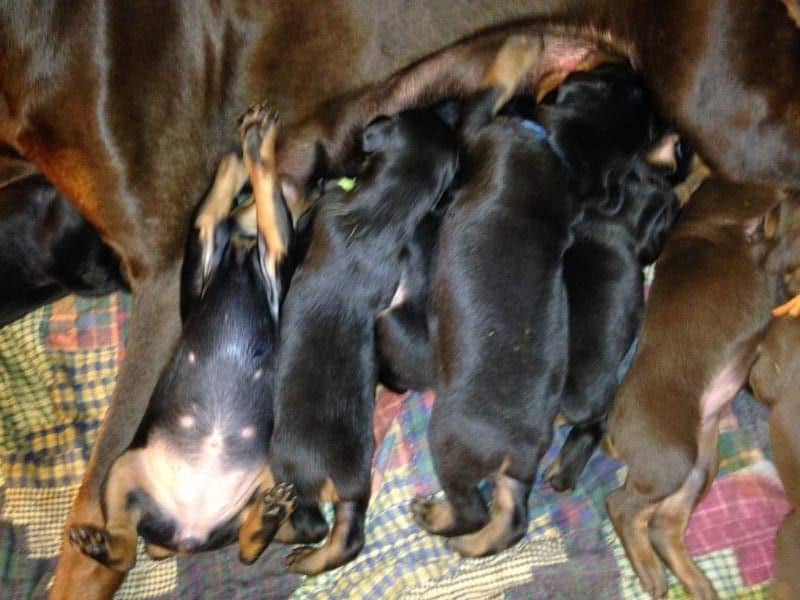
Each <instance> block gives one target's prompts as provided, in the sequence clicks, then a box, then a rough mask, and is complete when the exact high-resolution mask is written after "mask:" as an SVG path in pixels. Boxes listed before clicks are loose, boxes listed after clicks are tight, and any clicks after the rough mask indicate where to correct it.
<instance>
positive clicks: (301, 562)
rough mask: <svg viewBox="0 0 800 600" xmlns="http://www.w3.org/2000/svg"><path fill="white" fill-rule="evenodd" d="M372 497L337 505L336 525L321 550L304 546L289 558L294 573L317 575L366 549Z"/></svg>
mask: <svg viewBox="0 0 800 600" xmlns="http://www.w3.org/2000/svg"><path fill="white" fill-rule="evenodd" d="M368 502H369V499H368V497H364V498H360V499H358V500H350V501H340V502H336V503H335V504H334V525H333V529H332V530H331V534H330V535H329V536H328V539H327V540H326V542H325V544H323V545H322V546H321V547H319V548H316V547H313V546H311V547H309V546H301V547H299V548H296V549H295V550H293V551H292V553H291V554H289V556H287V557H286V568H287V569H288V570H289V571H292V572H293V573H300V574H303V575H316V574H318V573H321V572H323V571H328V570H330V569H334V568H336V567H339V566H341V565H343V564H345V563H348V562H350V561H351V560H353V559H354V558H355V557H356V556H357V555H358V553H359V552H360V551H361V549H362V548H363V547H364V541H365V536H364V521H365V519H366V513H367V504H368Z"/></svg>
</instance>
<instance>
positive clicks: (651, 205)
mask: <svg viewBox="0 0 800 600" xmlns="http://www.w3.org/2000/svg"><path fill="white" fill-rule="evenodd" d="M657 130H658V126H657V125H656V123H655V116H654V131H657ZM662 130H663V128H662ZM675 143H676V140H675V137H674V136H672V135H668V134H666V135H664V137H663V138H661V140H660V141H659V145H658V146H656V147H655V148H653V149H651V150H650V151H649V152H647V153H646V155H645V153H644V152H642V153H640V154H638V155H634V156H633V157H632V158H631V160H630V161H629V162H628V163H627V164H622V165H620V168H619V169H613V170H612V171H611V172H610V173H609V178H608V180H609V182H610V185H609V189H608V190H607V192H606V198H605V199H604V200H603V202H604V204H605V207H604V208H603V209H602V210H601V209H597V208H593V207H589V208H587V209H586V212H585V213H584V215H583V217H582V218H581V219H580V221H579V222H578V223H577V224H576V225H575V227H574V228H573V230H572V232H573V235H574V241H573V243H572V245H571V246H570V248H569V249H568V250H567V252H566V254H565V256H564V281H565V283H566V286H567V297H568V299H569V368H568V371H567V379H566V382H565V385H564V393H563V396H562V398H561V413H562V415H563V416H564V417H565V418H566V420H567V421H568V422H569V423H571V424H572V425H573V427H572V430H571V431H570V433H569V435H568V437H567V439H566V441H565V442H564V446H563V447H562V449H561V454H560V456H559V458H558V459H557V461H556V462H555V463H554V465H553V467H552V468H550V469H549V470H548V473H547V475H548V478H549V480H550V482H551V484H552V485H553V487H554V488H555V489H556V490H559V491H561V490H567V489H573V488H574V487H575V484H576V483H577V480H578V477H579V476H580V474H581V472H582V471H583V469H584V467H585V466H586V463H587V462H588V461H589V459H590V458H591V456H592V453H593V452H594V450H595V448H596V447H597V446H598V445H599V443H600V440H601V439H602V436H603V433H604V429H605V427H604V425H605V418H606V415H607V413H608V410H609V408H610V407H611V403H612V401H613V399H614V394H615V393H616V391H617V386H618V385H619V383H618V379H617V371H618V369H619V365H620V363H622V360H623V358H624V356H625V353H626V352H627V351H628V349H629V348H630V346H631V344H632V343H633V340H634V339H635V337H636V334H637V332H638V331H639V327H640V326H641V322H642V316H643V314H644V290H643V285H644V277H643V273H642V269H643V268H644V266H646V265H648V264H650V263H652V262H653V261H654V260H655V259H656V258H657V256H658V254H659V252H660V251H661V248H662V247H663V245H664V243H665V242H666V240H667V236H668V235H669V232H670V230H671V229H672V226H673V224H674V223H675V220H676V218H677V216H678V213H679V203H678V198H677V197H676V196H675V194H674V193H673V190H672V181H671V180H672V177H671V176H672V175H673V170H672V169H670V168H669V163H670V162H671V161H673V160H674V154H675V153H674V147H675ZM648 161H650V162H648ZM653 161H658V162H659V163H661V164H654V163H653ZM617 171H619V172H617ZM612 205H613V206H612Z"/></svg>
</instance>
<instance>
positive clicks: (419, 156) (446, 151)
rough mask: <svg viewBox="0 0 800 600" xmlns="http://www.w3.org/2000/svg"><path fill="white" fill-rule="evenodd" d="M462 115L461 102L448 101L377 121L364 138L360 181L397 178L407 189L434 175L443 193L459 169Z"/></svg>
mask: <svg viewBox="0 0 800 600" xmlns="http://www.w3.org/2000/svg"><path fill="white" fill-rule="evenodd" d="M461 112H462V111H461V104H460V103H459V102H458V101H445V102H440V103H438V104H436V105H434V106H432V107H425V108H419V109H411V110H405V111H402V112H400V113H397V114H395V115H392V116H388V117H387V116H381V117H378V118H376V119H374V120H373V121H372V122H371V123H370V124H369V125H367V127H366V128H365V129H364V132H363V133H362V135H361V149H362V151H363V153H364V154H365V162H364V164H363V166H362V169H361V171H360V173H359V176H358V178H359V180H360V181H361V182H367V181H370V180H371V179H375V178H381V180H383V181H384V182H385V183H389V182H390V180H391V178H392V177H394V176H396V177H399V178H400V179H404V180H405V185H406V187H408V185H409V184H418V183H420V182H421V181H423V180H428V179H429V177H430V175H428V174H433V175H434V176H435V177H436V179H437V180H438V183H437V184H435V185H436V187H437V188H438V189H439V191H440V193H443V191H444V189H445V188H446V187H447V186H448V185H449V183H450V181H452V178H453V176H454V175H455V171H456V169H457V166H458V139H457V136H456V134H455V127H456V125H457V123H458V121H459V120H460V118H461ZM398 183H401V182H400V181H398Z"/></svg>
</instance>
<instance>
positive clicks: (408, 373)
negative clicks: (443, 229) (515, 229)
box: [375, 212, 441, 392]
mask: <svg viewBox="0 0 800 600" xmlns="http://www.w3.org/2000/svg"><path fill="white" fill-rule="evenodd" d="M440 222H441V215H440V214H439V213H438V212H430V213H428V215H426V216H425V218H424V219H423V220H422V222H421V223H420V224H419V226H418V227H417V230H416V231H415V232H414V236H413V237H412V239H411V241H410V242H409V243H408V244H407V245H406V247H405V248H404V249H403V252H402V254H401V265H402V269H401V276H400V281H401V283H400V285H401V287H402V289H403V293H404V295H403V298H402V300H401V301H400V302H397V303H393V305H392V306H391V307H390V308H389V309H388V310H386V311H384V312H383V313H381V315H380V317H379V318H378V320H377V322H376V324H375V345H376V348H377V351H378V361H379V364H380V381H381V383H383V384H384V385H385V386H386V387H388V388H389V389H392V390H394V391H396V392H403V391H406V390H410V389H411V390H423V389H426V388H429V387H431V386H432V385H433V356H432V355H431V346H430V341H429V331H428V317H429V315H430V313H429V311H428V303H429V298H430V279H431V273H432V271H433V268H434V265H433V262H434V257H435V255H436V245H437V239H438V237H439V225H440Z"/></svg>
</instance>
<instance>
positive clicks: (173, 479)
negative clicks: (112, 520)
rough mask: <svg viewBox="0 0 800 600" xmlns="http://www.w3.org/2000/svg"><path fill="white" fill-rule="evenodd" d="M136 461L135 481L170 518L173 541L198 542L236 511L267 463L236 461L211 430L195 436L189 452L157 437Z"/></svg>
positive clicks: (247, 497)
mask: <svg viewBox="0 0 800 600" xmlns="http://www.w3.org/2000/svg"><path fill="white" fill-rule="evenodd" d="M265 454H266V451H265ZM137 461H138V463H139V465H138V466H139V468H137V472H138V474H139V477H138V478H140V479H139V481H138V482H137V484H138V485H137V487H138V488H139V489H141V490H142V491H143V492H145V493H147V494H148V495H149V496H150V498H151V499H152V501H154V502H155V503H156V504H157V505H158V507H159V509H160V511H161V513H162V515H163V516H164V517H171V518H172V519H173V520H174V523H175V533H174V537H173V540H172V542H173V544H174V545H175V546H176V547H177V546H180V545H182V543H183V542H185V541H187V540H191V541H193V542H194V543H195V544H202V543H203V542H205V541H206V540H207V539H208V536H209V534H210V533H211V532H212V531H213V530H214V529H215V528H216V527H217V526H219V525H222V524H224V523H227V522H228V521H230V520H231V519H233V518H234V517H235V516H237V515H238V514H239V513H240V512H241V511H242V509H243V508H244V507H245V505H246V504H247V503H248V501H249V500H250V498H252V496H253V493H254V492H255V491H256V489H257V488H258V485H259V484H260V483H261V478H262V476H263V472H264V467H265V466H266V461H263V462H258V461H254V460H252V458H250V459H249V460H247V463H246V466H241V467H239V466H237V465H236V463H235V462H234V461H232V460H231V457H230V456H229V455H226V453H225V448H224V447H223V446H222V439H221V436H215V435H211V436H207V437H206V438H205V439H201V440H198V444H197V452H195V453H193V454H192V455H191V456H185V455H179V454H178V453H177V452H176V450H175V449H174V448H173V447H171V446H170V445H169V444H168V443H167V442H165V441H161V440H156V441H153V442H152V443H149V444H148V445H147V446H146V447H145V448H142V449H141V450H139V456H138V457H137Z"/></svg>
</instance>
